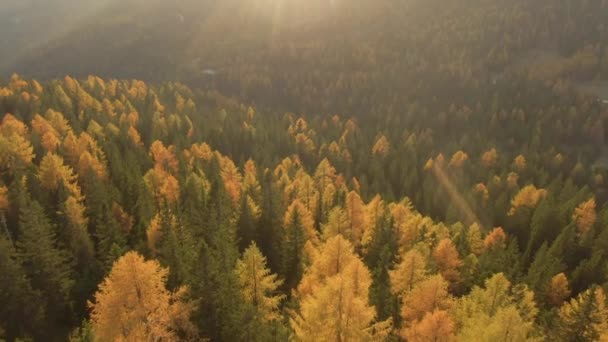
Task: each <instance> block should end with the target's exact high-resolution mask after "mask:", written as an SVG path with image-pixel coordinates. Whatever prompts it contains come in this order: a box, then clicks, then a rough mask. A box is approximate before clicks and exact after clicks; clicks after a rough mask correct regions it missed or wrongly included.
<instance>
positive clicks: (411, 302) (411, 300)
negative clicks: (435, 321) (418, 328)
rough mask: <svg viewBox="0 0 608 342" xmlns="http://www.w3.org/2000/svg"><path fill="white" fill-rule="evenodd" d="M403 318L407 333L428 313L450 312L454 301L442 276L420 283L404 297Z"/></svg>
mask: <svg viewBox="0 0 608 342" xmlns="http://www.w3.org/2000/svg"><path fill="white" fill-rule="evenodd" d="M402 302H403V305H402V307H401V317H402V318H403V321H404V323H405V328H406V329H405V330H403V331H402V332H401V335H402V336H403V337H405V336H404V335H405V332H406V330H407V328H408V327H410V326H411V325H412V324H413V323H415V322H416V321H419V320H421V319H423V318H424V316H425V315H426V314H427V313H432V312H433V311H435V310H449V309H450V308H451V307H452V305H453V299H452V297H451V296H450V294H449V293H448V283H447V282H446V281H445V280H444V279H443V277H442V276H441V275H434V276H431V277H428V278H427V279H425V280H423V281H420V282H418V283H417V284H416V285H415V286H414V287H413V288H412V290H411V291H410V292H408V293H407V294H406V295H405V296H404V297H403V300H402Z"/></svg>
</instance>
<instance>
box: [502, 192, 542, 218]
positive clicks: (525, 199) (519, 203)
mask: <svg viewBox="0 0 608 342" xmlns="http://www.w3.org/2000/svg"><path fill="white" fill-rule="evenodd" d="M545 196H547V190H544V189H537V188H536V187H535V186H534V185H528V186H526V187H524V188H523V189H521V190H520V191H519V192H518V193H517V195H515V197H513V200H512V201H511V210H509V215H510V216H512V215H515V212H516V211H517V209H519V208H522V207H525V208H529V209H534V208H536V206H537V205H538V203H539V202H540V201H541V200H542V199H543V198H545Z"/></svg>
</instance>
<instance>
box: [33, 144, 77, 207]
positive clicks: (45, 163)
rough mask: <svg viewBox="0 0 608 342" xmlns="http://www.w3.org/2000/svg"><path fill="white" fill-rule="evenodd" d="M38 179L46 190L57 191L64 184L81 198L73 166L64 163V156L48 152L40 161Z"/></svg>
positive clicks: (74, 194)
mask: <svg viewBox="0 0 608 342" xmlns="http://www.w3.org/2000/svg"><path fill="white" fill-rule="evenodd" d="M38 179H39V180H40V185H41V186H42V188H43V189H45V190H51V191H55V190H57V189H58V188H59V186H60V185H63V186H65V188H66V189H68V190H69V191H70V193H71V194H72V195H73V196H74V197H76V198H78V199H80V198H81V196H82V195H81V193H80V188H79V187H78V184H77V183H76V176H75V175H74V172H73V170H72V168H70V167H69V166H67V165H64V164H63V158H61V157H60V156H58V155H56V154H54V153H47V154H46V155H45V156H44V157H43V158H42V161H40V168H39V169H38Z"/></svg>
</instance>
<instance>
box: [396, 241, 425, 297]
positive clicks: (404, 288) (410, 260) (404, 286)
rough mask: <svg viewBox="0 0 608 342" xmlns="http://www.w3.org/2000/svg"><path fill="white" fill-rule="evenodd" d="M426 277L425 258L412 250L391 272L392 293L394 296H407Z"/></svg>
mask: <svg viewBox="0 0 608 342" xmlns="http://www.w3.org/2000/svg"><path fill="white" fill-rule="evenodd" d="M426 276H427V271H426V260H425V258H424V256H423V255H422V254H420V252H418V251H417V250H415V249H412V250H410V251H409V252H407V253H406V254H405V255H404V256H403V257H402V258H401V262H400V263H399V264H398V265H397V267H396V268H395V270H393V271H390V277H391V291H392V292H393V293H394V294H398V295H405V294H407V293H408V292H409V291H411V290H412V289H413V288H414V286H416V284H418V283H419V282H420V281H422V280H424V279H425V278H426Z"/></svg>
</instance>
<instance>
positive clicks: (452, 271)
mask: <svg viewBox="0 0 608 342" xmlns="http://www.w3.org/2000/svg"><path fill="white" fill-rule="evenodd" d="M433 260H434V261H435V264H436V265H437V268H438V270H439V272H440V273H441V275H442V276H443V278H444V279H445V280H447V281H449V282H450V283H451V284H452V285H454V284H456V283H458V282H459V281H460V272H459V270H458V269H459V268H460V267H461V266H462V260H460V255H459V254H458V251H457V250H456V247H455V246H454V243H453V242H452V240H450V239H447V238H446V239H443V240H441V241H439V243H438V244H437V247H435V249H434V250H433Z"/></svg>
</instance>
